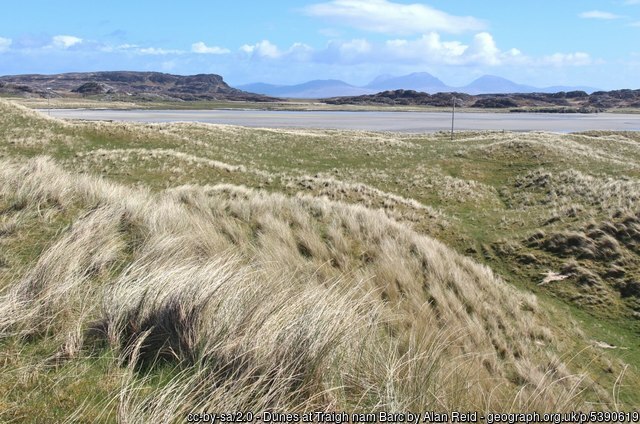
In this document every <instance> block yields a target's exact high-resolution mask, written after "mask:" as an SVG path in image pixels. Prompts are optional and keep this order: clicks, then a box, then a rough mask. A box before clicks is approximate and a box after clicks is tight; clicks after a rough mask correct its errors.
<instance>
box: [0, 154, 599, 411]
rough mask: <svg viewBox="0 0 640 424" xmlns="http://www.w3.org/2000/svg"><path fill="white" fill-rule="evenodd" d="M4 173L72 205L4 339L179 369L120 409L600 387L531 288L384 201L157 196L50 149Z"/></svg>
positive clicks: (517, 401) (124, 393)
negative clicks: (398, 216) (576, 372)
mask: <svg viewBox="0 0 640 424" xmlns="http://www.w3.org/2000/svg"><path fill="white" fill-rule="evenodd" d="M0 180H1V181H2V187H3V189H2V192H1V194H2V196H3V198H9V199H12V200H15V201H20V202H23V203H24V204H25V205H24V208H36V209H41V210H42V209H48V208H52V207H53V208H60V209H68V208H76V209H77V213H76V216H77V218H76V219H75V220H74V222H73V224H72V226H71V227H69V228H68V229H67V230H66V231H64V232H63V233H62V234H60V236H59V237H58V239H57V240H54V241H52V242H51V244H50V246H49V248H47V249H46V250H45V251H44V252H42V254H41V255H40V257H39V259H38V262H37V263H36V264H35V266H34V267H33V268H31V269H30V270H28V271H27V272H25V273H24V275H23V276H22V277H21V278H20V279H19V280H18V281H16V282H15V283H14V284H12V285H10V286H9V287H8V288H7V290H6V292H5V293H4V294H3V296H2V298H1V299H0V309H1V310H2V314H0V316H2V317H3V319H2V321H1V322H0V335H1V336H2V337H3V338H7V337H21V338H23V339H24V338H30V339H33V338H34V337H35V338H38V337H40V338H41V337H45V338H48V339H49V340H53V341H54V344H55V345H56V346H57V348H56V351H55V353H54V354H53V357H52V358H54V360H56V361H74V360H77V359H78V358H79V357H81V356H82V354H83V353H82V352H84V351H86V349H87V348H88V347H89V346H93V348H92V349H95V348H96V346H105V348H106V347H108V348H110V349H114V351H115V352H117V355H118V356H119V357H120V360H121V361H122V363H123V364H128V365H126V366H128V367H129V368H130V369H131V371H130V372H136V371H134V370H141V369H147V370H148V369H153V368H154V367H156V366H157V364H158V363H173V364H175V365H176V366H179V368H180V370H181V371H180V373H179V374H178V375H177V376H176V377H175V378H174V379H173V380H172V381H170V382H169V383H167V384H163V385H161V386H160V387H157V388H155V389H150V391H149V390H142V391H141V389H137V388H136V387H137V385H140V384H143V385H144V381H145V380H144V379H143V380H142V381H140V380H138V379H136V378H134V377H131V378H130V379H128V380H126V381H125V382H124V383H123V385H122V386H121V393H120V398H119V400H118V401H117V402H116V403H117V405H118V406H117V410H118V414H119V415H121V418H122V421H128V420H132V419H134V418H133V417H137V418H135V420H140V421H145V420H147V419H161V420H165V419H167V420H175V419H179V418H180V417H183V416H184V413H185V411H188V410H193V409H194V408H196V409H197V408H205V409H208V410H220V409H221V408H223V409H225V410H227V409H228V408H231V409H241V410H255V411H259V410H262V409H265V408H275V407H277V408H280V409H282V408H284V409H286V410H309V409H321V410H324V409H327V410H331V409H339V410H342V409H347V410H360V409H361V408H364V409H371V410H386V409H392V410H404V409H407V408H409V409H416V408H419V409H425V408H426V409H430V408H436V407H437V408H444V409H454V408H462V407H464V408H472V409H481V410H485V409H496V408H498V409H510V408H515V409H518V408H535V409H539V410H542V409H544V410H553V409H556V408H561V409H562V408H568V407H570V406H571V407H574V406H578V405H579V404H580V403H579V402H580V401H579V400H578V399H577V398H576V397H575V396H576V394H577V393H578V392H579V391H580V390H590V391H593V386H592V385H591V384H590V383H588V382H587V381H585V380H584V379H583V377H579V376H573V375H572V373H571V371H569V368H568V366H567V365H566V364H565V363H564V362H563V361H561V360H560V359H559V358H558V357H557V356H556V355H555V354H553V353H552V351H553V349H552V348H551V347H552V346H553V344H554V339H553V336H552V335H551V331H550V330H549V329H548V328H547V327H546V325H547V324H545V318H544V315H543V314H541V312H540V310H539V309H538V306H537V304H536V299H535V298H534V297H533V296H531V295H525V294H523V293H519V292H518V291H516V290H515V289H513V288H510V287H509V286H507V285H506V284H505V283H503V282H502V281H500V280H499V279H498V278H496V277H495V276H494V275H493V274H492V273H491V271H490V270H489V269H487V268H485V267H482V266H480V265H478V264H476V263H474V262H472V261H471V260H469V259H467V258H464V257H461V256H460V255H458V254H456V253H455V252H453V251H452V250H450V249H448V248H447V247H445V246H444V245H442V244H441V243H439V242H437V241H435V240H433V239H430V238H428V237H425V236H421V235H419V234H416V233H414V232H413V231H411V230H409V229H408V228H406V227H404V226H402V225H400V224H397V223H395V222H394V221H392V220H390V219H389V218H388V217H387V216H386V215H385V214H384V213H382V212H375V211H371V210H369V209H367V208H364V207H358V206H350V205H346V204H343V203H339V202H333V201H329V200H327V199H319V198H311V197H304V196H302V197H294V198H289V197H285V196H282V195H277V194H267V193H264V192H256V191H253V190H249V189H245V188H238V187H234V186H228V185H227V186H214V187H195V186H193V187H182V188H177V189H174V190H170V191H168V192H166V193H160V194H158V195H152V194H150V193H147V192H145V191H132V190H130V189H126V188H124V187H121V186H117V185H114V184H112V183H109V182H106V181H104V180H100V179H95V178H93V177H88V176H81V175H73V174H69V173H67V172H65V171H62V170H61V169H60V168H58V167H57V166H56V165H55V164H54V163H53V162H51V161H50V160H48V159H45V158H38V159H34V160H31V161H29V162H27V163H24V164H21V163H11V162H6V161H5V162H3V163H2V173H1V174H0ZM445 358H447V359H446V360H445ZM138 372H139V371H138ZM145 387H147V386H145ZM147 389H148V387H147ZM487 393H491V396H487ZM591 395H593V393H591ZM599 396H600V393H598V394H597V395H596V397H599ZM169 399H170V400H169ZM601 400H602V401H606V396H605V397H603V398H602V399H601ZM127 417H128V418H127Z"/></svg>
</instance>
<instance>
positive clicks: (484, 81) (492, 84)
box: [458, 75, 540, 94]
mask: <svg viewBox="0 0 640 424" xmlns="http://www.w3.org/2000/svg"><path fill="white" fill-rule="evenodd" d="M458 90H459V91H462V92H463V93H467V94H486V93H494V94H499V93H532V92H535V91H540V90H539V89H537V88H535V87H533V86H530V85H524V84H517V83H515V82H513V81H510V80H508V79H506V78H502V77H497V76H494V75H484V76H482V77H480V78H478V79H476V80H474V81H473V82H471V83H470V84H468V85H466V86H464V87H461V88H459V89H458Z"/></svg>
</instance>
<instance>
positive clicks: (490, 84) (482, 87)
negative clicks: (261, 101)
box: [237, 72, 597, 98]
mask: <svg viewBox="0 0 640 424" xmlns="http://www.w3.org/2000/svg"><path fill="white" fill-rule="evenodd" d="M237 88H239V89H241V90H245V91H249V92H252V93H259V94H264V95H268V96H276V97H290V98H326V97H343V96H359V95H367V94H375V93H379V92H383V91H393V90H405V91H410V90H413V91H419V92H423V93H429V94H436V93H450V92H460V93H466V94H509V93H524V94H528V93H556V92H560V91H578V90H579V91H585V92H587V93H591V92H594V91H597V89H595V88H593V87H571V86H553V87H544V88H541V87H534V86H531V85H526V84H518V83H516V82H513V81H510V80H508V79H506V78H502V77H498V76H494V75H484V76H481V77H480V78H477V79H476V80H474V81H473V82H471V83H469V84H468V85H466V86H463V87H453V86H449V85H447V84H445V83H444V82H442V80H440V79H438V78H436V77H435V76H433V75H431V74H429V73H428V72H415V73H412V74H408V75H402V76H393V75H389V74H383V75H379V76H377V77H376V78H374V79H373V80H372V81H371V82H370V83H369V84H367V85H365V86H355V85H352V84H348V83H346V82H344V81H340V80H333V79H330V80H313V81H309V82H305V83H302V84H296V85H275V84H267V83H263V82H256V83H251V84H244V85H238V86H237Z"/></svg>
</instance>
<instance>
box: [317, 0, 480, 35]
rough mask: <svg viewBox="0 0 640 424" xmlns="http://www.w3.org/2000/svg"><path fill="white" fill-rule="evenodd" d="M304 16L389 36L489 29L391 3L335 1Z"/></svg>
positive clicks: (379, 0)
mask: <svg viewBox="0 0 640 424" xmlns="http://www.w3.org/2000/svg"><path fill="white" fill-rule="evenodd" d="M304 12H305V13H306V14H308V15H310V16H318V17H323V18H329V19H332V20H335V21H338V22H342V23H344V24H347V25H350V26H353V27H356V28H359V29H362V30H366V31H373V32H381V33H386V34H405V35H407V34H424V33H427V32H430V31H443V32H448V33H454V34H458V33H462V32H467V31H477V30H481V29H484V28H485V26H486V25H485V24H484V23H483V22H482V21H480V20H478V19H476V18H474V17H471V16H453V15H449V14H448V13H445V12H443V11H441V10H438V9H434V8H432V7H430V6H427V5H423V4H401V3H393V2H391V1H388V0H331V1H328V2H325V3H317V4H313V5H310V6H307V7H306V8H305V9H304Z"/></svg>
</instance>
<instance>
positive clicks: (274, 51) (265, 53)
mask: <svg viewBox="0 0 640 424" xmlns="http://www.w3.org/2000/svg"><path fill="white" fill-rule="evenodd" d="M240 50H242V51H243V52H245V53H247V54H249V55H251V56H252V57H264V58H269V59H277V58H279V57H280V56H282V52H281V51H280V49H278V46H276V45H275V44H271V42H270V41H269V40H262V41H260V42H259V43H256V44H251V45H250V44H245V45H243V46H242V47H240Z"/></svg>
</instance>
